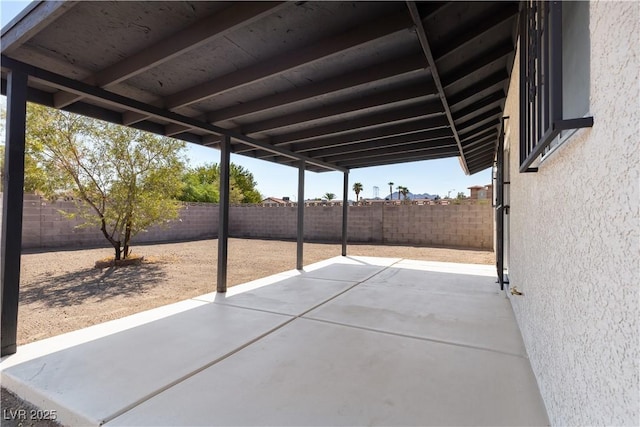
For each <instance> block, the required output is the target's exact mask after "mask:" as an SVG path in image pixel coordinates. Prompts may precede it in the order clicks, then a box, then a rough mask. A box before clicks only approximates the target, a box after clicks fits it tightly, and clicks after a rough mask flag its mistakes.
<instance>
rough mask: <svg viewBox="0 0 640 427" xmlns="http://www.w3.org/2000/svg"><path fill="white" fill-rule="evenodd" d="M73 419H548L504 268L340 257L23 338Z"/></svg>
mask: <svg viewBox="0 0 640 427" xmlns="http://www.w3.org/2000/svg"><path fill="white" fill-rule="evenodd" d="M0 367H1V368H2V382H3V386H5V387H8V388H9V389H11V390H13V391H14V392H16V393H17V394H18V395H20V396H22V397H23V398H25V399H27V400H28V401H30V402H33V403H34V404H36V405H38V406H39V407H40V408H43V409H45V410H55V411H56V414H57V416H58V419H59V421H61V422H63V423H65V424H70V425H96V426H97V425H102V424H105V425H131V426H134V425H138V426H139V425H546V424H548V420H547V418H546V412H545V409H544V405H543V403H542V400H541V398H540V394H539V391H538V388H537V385H536V381H535V378H534V376H533V373H532V371H531V367H530V366H529V361H528V359H527V356H526V352H525V349H524V346H523V343H522V338H521V337H520V332H519V330H518V327H517V324H516V322H515V319H514V317H513V312H512V310H511V306H510V303H509V301H508V299H507V298H506V297H505V296H504V294H503V293H502V292H501V291H499V290H498V288H497V286H496V283H495V270H494V269H493V268H492V267H489V266H482V265H471V264H453V263H441V262H427V261H412V260H403V259H390V258H369V257H336V258H333V259H329V260H327V261H323V262H320V263H317V264H313V265H311V266H308V267H305V269H304V270H303V271H300V270H292V271H288V272H284V273H282V274H278V275H275V276H271V277H267V278H264V279H260V280H257V281H254V282H250V283H246V284H243V285H239V286H235V287H232V288H230V289H229V291H228V292H227V293H226V294H219V293H212V294H208V295H203V296H201V297H198V298H194V299H191V300H187V301H183V302H180V303H177V304H173V305H170V306H166V307H163V308H159V309H155V310H151V311H148V312H144V313H140V314H137V315H133V316H130V317H128V318H123V319H119V320H116V321H112V322H108V323H104V324H100V325H96V326H93V327H90V328H86V329H83V330H79V331H75V332H71V333H68V334H65V335H61V336H58V337H54V338H50V339H47V340H43V341H39V342H36V343H32V344H28V345H25V346H22V347H20V348H19V349H18V352H17V354H15V355H14V356H11V357H9V358H5V359H4V360H3V362H2V363H1V364H0Z"/></svg>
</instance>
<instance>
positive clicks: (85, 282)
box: [20, 264, 167, 307]
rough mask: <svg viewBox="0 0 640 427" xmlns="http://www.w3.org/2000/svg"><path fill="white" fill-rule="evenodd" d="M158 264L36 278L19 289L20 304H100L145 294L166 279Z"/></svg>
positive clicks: (94, 269) (49, 305)
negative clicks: (106, 300) (96, 302)
mask: <svg viewBox="0 0 640 427" xmlns="http://www.w3.org/2000/svg"><path fill="white" fill-rule="evenodd" d="M166 276H167V274H166V272H164V271H163V268H162V265H158V264H142V265H137V266H127V267H109V268H105V269H97V268H87V269H83V270H80V271H75V272H71V273H67V274H62V275H60V276H53V277H46V278H43V279H40V280H38V281H36V282H34V283H33V284H31V285H29V286H28V287H24V288H22V289H21V290H20V302H21V303H26V304H29V303H35V302H40V303H42V304H44V305H45V306H47V307H64V306H69V305H75V304H81V303H83V302H85V301H86V300H89V299H94V300H97V301H102V300H105V299H109V298H113V297H117V296H133V295H140V294H143V293H145V292H146V291H147V290H148V289H150V288H152V287H154V286H155V285H157V284H158V283H159V282H161V281H163V280H164V279H165V278H166Z"/></svg>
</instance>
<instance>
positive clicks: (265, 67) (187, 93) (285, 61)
mask: <svg viewBox="0 0 640 427" xmlns="http://www.w3.org/2000/svg"><path fill="white" fill-rule="evenodd" d="M410 26H411V20H409V19H408V18H407V15H406V14H405V13H396V14H394V15H389V16H385V17H383V18H379V19H376V20H373V21H369V22H365V23H361V24H359V25H358V26H357V27H355V28H353V29H351V30H349V31H347V32H345V33H342V34H339V35H337V36H334V37H329V38H326V39H323V40H321V41H319V42H317V43H315V44H311V45H309V46H306V47H303V48H301V49H297V50H294V51H291V52H286V53H284V54H282V55H277V56H275V57H273V58H271V59H269V60H267V61H264V62H261V63H258V64H254V65H252V66H250V67H246V68H244V69H242V70H238V71H234V72H232V73H229V74H226V75H224V76H221V77H218V78H215V79H213V80H209V81H206V82H203V83H200V84H198V85H195V86H192V87H190V88H187V89H185V90H182V91H180V92H177V93H174V94H172V95H169V96H167V97H165V99H164V101H165V106H166V107H167V108H169V109H175V108H179V107H184V106H187V105H190V104H193V103H195V102H198V101H202V100H204V99H207V98H210V97H212V96H215V95H218V94H221V93H225V92H228V91H230V90H232V89H235V88H238V87H242V86H245V85H247V84H250V83H254V82H257V81H261V80H264V79H266V78H268V77H272V76H276V75H278V74H281V73H283V72H285V71H288V70H291V69H294V68H297V67H299V66H301V65H305V64H309V63H312V62H315V61H318V60H320V59H322V58H326V57H328V56H331V55H334V54H336V53H338V52H342V51H345V50H347V49H351V48H354V47H356V46H359V45H362V44H365V43H367V42H370V41H372V40H376V39H379V38H382V37H385V36H388V35H390V34H393V33H395V32H398V31H401V30H405V29H407V28H409V27H410Z"/></svg>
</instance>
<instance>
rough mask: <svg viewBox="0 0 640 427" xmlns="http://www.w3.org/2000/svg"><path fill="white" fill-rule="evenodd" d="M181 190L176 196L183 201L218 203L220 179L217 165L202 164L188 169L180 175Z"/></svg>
mask: <svg viewBox="0 0 640 427" xmlns="http://www.w3.org/2000/svg"><path fill="white" fill-rule="evenodd" d="M182 183H183V187H182V192H181V193H180V195H179V196H178V199H179V200H182V201H184V202H204V203H218V202H219V201H220V192H219V188H220V179H219V175H218V167H217V165H215V164H213V165H204V166H198V167H196V168H192V169H189V170H188V171H186V172H185V173H184V175H183V176H182Z"/></svg>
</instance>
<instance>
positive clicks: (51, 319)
mask: <svg viewBox="0 0 640 427" xmlns="http://www.w3.org/2000/svg"><path fill="white" fill-rule="evenodd" d="M217 243H218V242H217V240H200V241H191V242H180V243H165V244H156V245H149V246H136V247H134V248H133V252H134V254H138V255H142V256H144V257H145V261H144V263H143V264H142V265H139V266H128V267H118V268H113V267H110V268H104V269H97V268H94V263H95V262H96V261H97V260H100V259H103V258H105V257H108V256H111V255H112V251H111V250H109V249H104V248H103V249H85V250H68V251H56V252H38V253H26V254H24V255H23V256H22V268H21V284H20V307H19V312H18V316H19V319H18V345H22V344H26V343H29V342H32V341H36V340H41V339H43V338H47V337H51V336H54V335H58V334H62V333H64V332H69V331H73V330H76V329H80V328H84V327H86V326H90V325H94V324H96V323H102V322H105V321H108V320H112V319H117V318H120V317H124V316H127V315H129V314H133V313H137V312H140V311H144V310H148V309H151V308H155V307H159V306H162V305H166V304H170V303H173V302H177V301H181V300H184V299H188V298H192V297H195V296H199V295H202V294H206V293H209V292H213V291H215V289H216V259H217V253H218V252H217V250H218V245H217ZM348 254H349V255H366V256H380V257H396V258H408V259H418V260H431V261H448V262H462V263H472V264H493V263H494V262H495V258H494V254H493V252H486V251H473V250H459V249H444V248H427V247H407V246H373V245H350V246H349V248H348ZM337 255H340V245H336V244H319V243H305V245H304V264H305V265H308V264H312V263H314V262H318V261H322V260H324V259H327V258H331V257H334V256H337ZM228 262H229V264H228V265H229V268H228V284H229V286H233V285H237V284H240V283H245V282H248V281H251V280H255V279H258V278H261V277H265V276H269V275H272V274H275V273H280V272H283V271H287V270H291V269H293V268H295V264H296V243H295V242H285V241H276V240H247V239H229V258H228Z"/></svg>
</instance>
